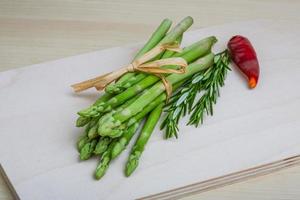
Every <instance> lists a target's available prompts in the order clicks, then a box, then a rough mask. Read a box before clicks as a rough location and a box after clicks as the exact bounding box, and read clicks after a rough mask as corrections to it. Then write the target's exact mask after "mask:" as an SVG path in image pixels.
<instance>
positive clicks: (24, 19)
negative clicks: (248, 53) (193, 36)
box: [0, 0, 300, 200]
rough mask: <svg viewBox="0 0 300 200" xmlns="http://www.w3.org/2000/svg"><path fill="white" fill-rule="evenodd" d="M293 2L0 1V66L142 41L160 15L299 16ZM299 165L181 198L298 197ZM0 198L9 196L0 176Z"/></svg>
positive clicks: (210, 21)
mask: <svg viewBox="0 0 300 200" xmlns="http://www.w3.org/2000/svg"><path fill="white" fill-rule="evenodd" d="M299 9H300V2H299V1H296V0H294V1H279V0H278V1H269V0H265V1H262V0H260V1H259V0H255V1H233V0H230V1H217V0H214V1H208V0H207V1H198V0H194V1H177V0H173V1H154V0H152V1H140V0H135V1H134V0H131V1H122V0H118V1H94V0H89V1H83V0H81V1H79V0H76V1H66V0H51V1H37V0H30V1H24V0H22V1H12V0H2V1H0V70H1V71H2V70H7V69H12V68H16V67H22V66H26V65H31V64H35V63H40V62H44V61H48V60H54V59H59V58H63V57H66V56H71V55H76V54H80V53H84V52H89V51H94V50H99V49H104V48H107V47H112V46H120V45H124V44H129V43H132V42H137V41H141V40H145V39H146V38H147V36H148V35H149V34H150V33H151V32H152V30H153V29H154V27H155V26H156V25H157V23H159V22H160V20H161V19H162V18H164V17H169V18H171V19H173V20H179V19H180V18H182V17H183V16H186V15H191V16H193V17H194V19H195V25H194V26H193V29H196V28H200V27H205V26H210V25H215V24H222V23H226V22H231V21H242V20H250V19H288V20H293V21H296V22H297V21H300V14H299ZM299 180H300V167H294V168H291V169H289V170H285V171H282V172H279V173H276V174H273V175H268V176H265V177H260V178H256V179H253V180H250V181H247V182H244V183H239V184H235V185H232V186H228V187H224V188H221V189H217V190H214V191H210V192H206V193H202V194H199V195H195V196H190V197H186V198H185V199H299V197H300V190H299V188H300V181H299ZM0 199H5V200H7V199H12V196H11V195H10V193H9V191H8V189H7V187H6V186H5V184H4V182H3V179H2V178H0Z"/></svg>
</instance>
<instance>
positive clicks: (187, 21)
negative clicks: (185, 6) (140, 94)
mask: <svg viewBox="0 0 300 200" xmlns="http://www.w3.org/2000/svg"><path fill="white" fill-rule="evenodd" d="M192 24H193V18H192V17H186V18H184V19H183V20H182V21H181V22H180V23H178V24H177V25H176V26H175V27H174V28H173V29H172V30H171V31H170V32H169V33H168V34H167V35H166V36H165V37H164V38H163V39H162V40H161V41H160V42H159V43H158V44H166V43H172V42H175V41H176V40H177V39H178V38H179V37H181V35H182V34H183V33H184V32H185V31H186V30H187V29H188V28H189V27H190V26H191V25H192ZM153 47H154V46H153ZM153 47H152V48H153ZM149 50H150V49H149ZM146 52H147V51H146ZM146 52H144V53H146ZM141 55H142V54H141ZM160 56H161V55H160ZM160 56H158V58H159V57H160ZM124 77H126V79H124V80H123V79H122V78H121V80H120V81H118V83H117V84H115V85H113V86H108V87H107V90H106V91H107V92H112V93H116V92H121V91H122V88H124V86H127V88H128V87H130V86H129V85H128V84H127V81H128V80H129V79H130V82H138V80H141V77H140V76H138V75H137V76H134V73H127V74H126V75H125V76H124Z"/></svg>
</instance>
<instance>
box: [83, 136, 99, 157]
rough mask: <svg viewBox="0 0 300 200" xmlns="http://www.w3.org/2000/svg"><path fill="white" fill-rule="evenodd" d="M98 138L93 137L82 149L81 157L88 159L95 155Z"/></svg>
mask: <svg viewBox="0 0 300 200" xmlns="http://www.w3.org/2000/svg"><path fill="white" fill-rule="evenodd" d="M97 142H98V139H93V140H91V141H90V142H88V143H86V144H85V145H84V146H83V147H82V148H81V150H80V159H81V160H87V159H89V158H90V157H91V156H92V155H93V151H94V149H95V147H96V144H97Z"/></svg>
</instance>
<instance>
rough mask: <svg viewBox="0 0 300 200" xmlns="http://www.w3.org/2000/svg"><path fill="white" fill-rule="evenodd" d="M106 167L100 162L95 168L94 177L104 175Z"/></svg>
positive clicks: (99, 177) (98, 177) (97, 177)
mask: <svg viewBox="0 0 300 200" xmlns="http://www.w3.org/2000/svg"><path fill="white" fill-rule="evenodd" d="M107 168H108V165H107V164H103V163H100V164H99V165H98V167H97V169H96V173H95V178H96V179H97V180H99V179H101V178H102V177H103V176H104V174H105V172H106V170H107Z"/></svg>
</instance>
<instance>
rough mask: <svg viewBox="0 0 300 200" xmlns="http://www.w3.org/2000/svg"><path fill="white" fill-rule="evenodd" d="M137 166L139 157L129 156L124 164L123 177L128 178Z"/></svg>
mask: <svg viewBox="0 0 300 200" xmlns="http://www.w3.org/2000/svg"><path fill="white" fill-rule="evenodd" d="M138 164H139V156H138V155H136V154H131V155H130V156H129V159H128V162H127V164H126V169H125V175H126V176H127V177H129V176H130V175H131V174H132V172H134V170H135V169H136V168H137V166H138Z"/></svg>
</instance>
